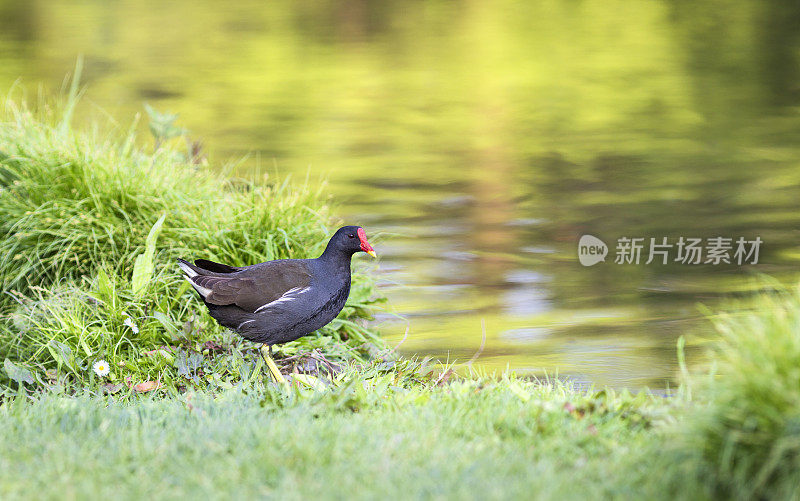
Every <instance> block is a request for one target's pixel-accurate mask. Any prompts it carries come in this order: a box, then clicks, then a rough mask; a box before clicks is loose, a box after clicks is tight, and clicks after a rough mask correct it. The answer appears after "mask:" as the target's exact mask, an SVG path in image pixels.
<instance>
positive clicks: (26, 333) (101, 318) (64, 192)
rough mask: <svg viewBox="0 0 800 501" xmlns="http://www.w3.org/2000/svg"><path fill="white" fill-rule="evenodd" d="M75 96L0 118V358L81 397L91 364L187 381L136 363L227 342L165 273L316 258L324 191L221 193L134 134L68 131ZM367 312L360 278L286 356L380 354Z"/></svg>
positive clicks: (367, 290) (18, 106)
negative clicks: (184, 265) (199, 264)
mask: <svg viewBox="0 0 800 501" xmlns="http://www.w3.org/2000/svg"><path fill="white" fill-rule="evenodd" d="M76 94H77V93H76V92H73V93H71V94H70V97H69V99H67V101H66V103H65V104H62V105H58V106H50V105H48V104H40V105H38V106H36V107H35V108H31V107H29V106H28V105H26V104H25V103H24V102H19V101H16V100H14V99H11V98H8V99H6V100H5V102H4V103H3V105H2V109H1V110H0V214H2V217H1V218H0V283H2V290H3V292H4V293H3V294H2V295H1V296H0V314H1V315H2V319H3V320H2V322H0V358H8V359H9V360H10V362H11V363H12V364H15V365H14V366H20V367H27V368H28V369H31V370H33V371H34V372H35V373H36V374H38V377H39V378H40V379H43V378H44V377H45V376H44V375H45V374H46V371H48V370H50V371H56V372H58V376H60V375H63V374H65V373H72V374H73V381H78V382H80V383H85V382H86V380H87V379H86V378H87V377H88V376H89V375H90V374H89V373H90V372H91V371H88V367H89V365H90V363H91V362H92V361H93V360H96V359H98V358H101V357H107V358H108V359H109V361H110V362H113V363H116V364H118V365H116V366H115V367H117V369H116V372H122V373H124V375H127V376H134V378H135V379H136V378H138V379H143V378H148V377H149V378H152V377H156V376H158V375H161V376H162V377H167V378H170V377H172V376H174V377H175V378H177V377H178V372H179V371H180V372H181V376H182V377H184V378H185V379H191V378H187V374H186V368H185V366H186V364H185V363H183V362H180V361H176V356H177V355H176V354H175V353H172V356H171V357H166V356H165V357H164V360H165V361H166V362H164V363H161V362H159V363H155V364H152V363H149V362H148V359H143V358H142V357H141V356H140V355H141V354H142V353H146V352H152V351H153V350H159V349H162V348H163V347H166V348H165V352H170V350H172V349H173V348H175V346H178V345H180V343H181V342H184V348H185V349H188V350H189V351H191V352H198V353H201V354H202V352H203V350H199V349H196V348H199V346H198V344H197V343H198V342H208V341H214V342H215V343H219V342H221V341H222V339H223V332H222V329H220V328H219V327H218V326H216V325H215V324H214V323H213V322H212V321H210V320H209V317H208V315H207V314H206V312H205V311H204V308H203V307H202V305H201V303H199V302H198V301H197V299H196V297H195V296H194V295H193V291H190V290H188V288H187V287H186V284H185V282H182V281H181V280H180V274H179V273H178V270H177V268H176V266H175V259H176V258H177V257H184V258H206V259H212V260H215V261H221V262H226V263H231V264H236V265H247V264H254V263H257V262H261V261H266V260H271V259H281V258H306V257H314V256H316V255H318V254H319V253H321V251H322V250H323V248H324V245H325V243H326V242H327V238H328V237H329V236H330V234H331V230H332V228H333V226H334V223H335V221H333V220H332V218H331V216H330V211H329V207H328V204H327V201H326V199H325V197H324V196H323V194H322V186H316V187H314V186H311V185H309V184H308V183H305V184H301V185H299V186H297V185H292V184H290V182H289V181H288V180H284V181H283V182H279V183H274V182H273V183H269V182H266V181H264V182H255V181H248V180H241V179H230V178H228V177H225V176H223V175H222V174H220V173H219V172H217V171H213V170H210V169H207V168H204V167H203V166H201V165H197V163H195V162H193V161H192V159H193V156H192V155H191V154H189V153H190V152H182V151H180V150H179V149H178V148H177V147H171V146H170V145H169V144H168V143H164V144H160V146H159V147H158V148H157V149H156V151H155V152H152V153H149V152H145V151H144V150H143V149H141V148H140V147H139V146H137V138H136V135H135V134H134V133H133V132H128V133H126V134H120V133H119V132H118V131H116V129H115V128H113V127H109V128H103V127H101V126H95V127H93V128H92V129H91V131H88V132H86V131H76V130H74V129H73V128H72V127H70V126H68V124H67V125H66V126H65V125H64V124H65V123H66V122H68V120H69V117H68V116H67V115H69V114H70V113H71V110H73V109H74V108H75V105H76V100H77V97H76ZM133 129H135V128H134V127H132V130H133ZM102 130H110V131H111V132H105V133H101V132H100V131H102ZM148 236H150V238H148ZM375 300H376V298H375V291H374V287H373V284H372V282H371V281H370V280H369V279H368V278H367V277H366V276H365V275H364V274H362V273H359V272H358V271H356V273H355V275H354V285H353V292H352V293H351V299H350V301H349V303H348V306H347V307H346V308H345V310H344V311H343V312H342V314H341V315H340V317H339V318H338V319H337V320H336V321H334V322H333V323H332V324H331V325H330V326H329V327H327V328H326V329H324V330H323V332H321V333H319V334H318V335H317V336H315V337H312V339H306V340H304V341H301V342H300V343H296V344H294V345H289V346H288V347H287V351H288V352H293V351H296V350H297V349H298V346H306V347H307V348H309V349H310V348H316V349H319V350H322V351H323V352H326V353H333V354H334V355H336V356H338V357H339V358H342V359H351V358H352V357H359V356H362V355H363V354H364V353H366V350H367V348H368V347H364V346H362V345H365V343H367V342H370V343H379V342H380V341H379V338H378V337H377V335H376V334H375V333H374V332H373V331H371V330H369V329H367V328H365V327H363V326H362V325H361V324H360V323H359V319H363V318H366V317H369V315H370V310H371V308H372V304H373V303H374V302H375ZM126 322H127V324H126ZM190 324H191V325H190ZM131 325H134V326H135V327H134V328H132V327H131ZM134 331H136V332H134ZM332 340H335V341H342V342H344V341H349V343H348V344H347V345H345V346H344V347H342V346H340V345H339V344H338V343H331V341H332ZM170 346H172V348H170ZM231 349H232V348H230V347H227V348H225V350H227V351H226V353H228V354H230V353H231ZM225 350H223V351H225ZM205 351H208V350H205ZM211 351H212V352H213V351H215V350H211ZM216 351H219V350H216ZM184 355H186V356H190V355H191V353H189V354H188V355H187V354H184ZM182 356H183V355H182ZM150 361H152V360H150ZM206 362H209V361H208V360H206ZM198 363H200V362H197V363H195V365H197V364H198ZM119 364H124V365H119ZM181 364H183V365H181ZM201 365H202V364H201ZM137 366H141V367H145V368H144V369H142V370H141V371H137V369H136V367H137ZM119 367H125V369H124V370H123V369H118V368H119ZM4 372H7V371H0V380H2V379H3V376H5V375H6V374H4ZM156 372H157V373H158V374H156ZM51 374H52V373H51ZM112 374H113V372H112ZM58 376H57V377H58ZM6 381H7V380H6Z"/></svg>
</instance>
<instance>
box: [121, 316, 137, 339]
mask: <svg viewBox="0 0 800 501" xmlns="http://www.w3.org/2000/svg"><path fill="white" fill-rule="evenodd" d="M124 315H125V322H124V324H125V325H127V326H128V327H130V329H131V330H132V331H133V333H134V334H139V327H138V326H137V325H136V324H135V323H133V319H132V318H131V317H129V316H128V314H127V313H125V314H124Z"/></svg>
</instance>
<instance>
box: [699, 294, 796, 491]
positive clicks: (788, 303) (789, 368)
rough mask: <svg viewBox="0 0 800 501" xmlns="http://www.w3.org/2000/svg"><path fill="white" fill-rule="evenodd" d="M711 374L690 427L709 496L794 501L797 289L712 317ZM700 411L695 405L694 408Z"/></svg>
mask: <svg viewBox="0 0 800 501" xmlns="http://www.w3.org/2000/svg"><path fill="white" fill-rule="evenodd" d="M715 325H716V327H717V330H718V331H719V333H720V334H721V340H720V341H719V343H717V344H716V345H715V346H716V348H715V353H714V357H713V358H714V360H715V365H716V368H715V371H716V375H712V376H710V379H708V380H706V381H704V382H703V384H702V385H701V386H702V387H701V388H699V390H700V392H701V393H700V395H701V397H700V398H701V399H707V405H706V406H705V407H700V408H698V409H696V412H695V413H694V415H693V416H692V417H691V419H690V423H689V432H690V433H689V439H690V440H689V442H688V443H687V444H686V445H687V446H688V448H689V449H690V450H693V451H696V452H697V453H698V454H699V471H700V477H701V478H702V479H704V480H705V481H706V483H707V486H708V488H709V492H711V493H712V494H713V495H714V496H715V497H719V498H724V499H730V498H739V499H797V498H798V497H800V289H794V290H791V291H781V292H775V293H772V294H768V293H765V294H762V296H760V297H759V299H758V301H757V302H756V304H755V305H750V306H749V307H744V306H742V305H738V307H737V308H736V311H735V312H734V313H730V314H723V315H720V316H718V317H716V318H715ZM699 405H700V404H699Z"/></svg>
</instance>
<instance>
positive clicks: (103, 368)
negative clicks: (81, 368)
mask: <svg viewBox="0 0 800 501" xmlns="http://www.w3.org/2000/svg"><path fill="white" fill-rule="evenodd" d="M92 368H93V369H94V373H95V374H97V375H98V376H100V377H105V376H108V373H109V372H111V367H109V365H108V362H106V361H105V360H98V361H97V362H95V363H94V365H93V366H92Z"/></svg>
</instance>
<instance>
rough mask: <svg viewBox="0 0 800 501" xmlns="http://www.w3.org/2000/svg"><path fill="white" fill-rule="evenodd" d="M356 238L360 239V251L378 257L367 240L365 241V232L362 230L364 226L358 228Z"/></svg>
mask: <svg viewBox="0 0 800 501" xmlns="http://www.w3.org/2000/svg"><path fill="white" fill-rule="evenodd" d="M358 239H359V240H361V250H362V251H364V252H366V253H367V254H369V255H370V256H372V257H378V255H377V254H375V249H373V248H372V246H371V245H370V244H369V242H367V234H366V233H365V232H364V228H359V229H358Z"/></svg>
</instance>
